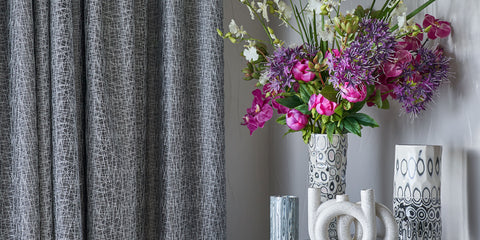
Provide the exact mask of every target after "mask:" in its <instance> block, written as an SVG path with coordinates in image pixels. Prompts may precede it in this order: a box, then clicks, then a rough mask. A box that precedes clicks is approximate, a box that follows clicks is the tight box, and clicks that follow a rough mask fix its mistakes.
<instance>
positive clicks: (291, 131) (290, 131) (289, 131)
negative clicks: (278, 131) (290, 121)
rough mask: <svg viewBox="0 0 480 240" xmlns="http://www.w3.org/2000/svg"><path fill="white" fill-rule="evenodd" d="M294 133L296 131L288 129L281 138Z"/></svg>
mask: <svg viewBox="0 0 480 240" xmlns="http://www.w3.org/2000/svg"><path fill="white" fill-rule="evenodd" d="M294 132H296V131H295V130H292V129H288V131H287V132H286V133H285V134H283V136H284V137H285V136H287V134H289V133H294Z"/></svg>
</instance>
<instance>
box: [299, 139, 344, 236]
mask: <svg viewBox="0 0 480 240" xmlns="http://www.w3.org/2000/svg"><path fill="white" fill-rule="evenodd" d="M347 148H348V137H347V135H346V134H334V135H333V136H332V140H331V141H330V140H329V139H328V137H327V135H326V134H313V135H312V137H311V138H310V142H309V144H308V150H309V156H310V157H309V171H308V173H309V176H308V179H309V180H308V181H309V188H316V189H319V190H320V200H321V202H322V203H323V202H326V201H328V200H330V199H334V198H335V196H336V195H338V194H345V185H346V183H345V175H346V170H347ZM328 236H329V238H330V239H338V237H337V231H336V221H332V222H331V223H330V226H329V228H328Z"/></svg>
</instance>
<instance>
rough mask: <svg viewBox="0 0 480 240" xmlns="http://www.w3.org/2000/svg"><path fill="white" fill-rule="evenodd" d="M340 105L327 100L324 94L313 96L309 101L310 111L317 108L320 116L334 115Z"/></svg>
mask: <svg viewBox="0 0 480 240" xmlns="http://www.w3.org/2000/svg"><path fill="white" fill-rule="evenodd" d="M337 106H338V104H337V103H336V102H332V101H330V100H328V99H326V98H325V97H324V96H322V94H318V95H315V94H312V96H310V100H309V101H308V110H312V109H313V108H315V109H316V110H317V112H318V113H319V114H322V115H326V116H331V115H333V113H334V111H335V108H337Z"/></svg>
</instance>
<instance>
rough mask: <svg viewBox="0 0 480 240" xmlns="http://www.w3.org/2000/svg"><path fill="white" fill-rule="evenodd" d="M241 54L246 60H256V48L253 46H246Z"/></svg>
mask: <svg viewBox="0 0 480 240" xmlns="http://www.w3.org/2000/svg"><path fill="white" fill-rule="evenodd" d="M243 55H244V56H245V59H247V61H249V62H252V61H256V60H258V53H257V48H256V47H254V46H251V47H248V48H246V49H245V50H243Z"/></svg>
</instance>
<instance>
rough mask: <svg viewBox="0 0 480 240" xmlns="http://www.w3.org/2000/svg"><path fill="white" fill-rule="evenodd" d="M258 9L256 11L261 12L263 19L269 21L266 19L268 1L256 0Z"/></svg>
mask: <svg viewBox="0 0 480 240" xmlns="http://www.w3.org/2000/svg"><path fill="white" fill-rule="evenodd" d="M257 5H258V9H257V13H261V14H262V17H263V18H265V21H267V22H269V21H270V20H269V19H268V3H267V0H263V3H262V2H257Z"/></svg>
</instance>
